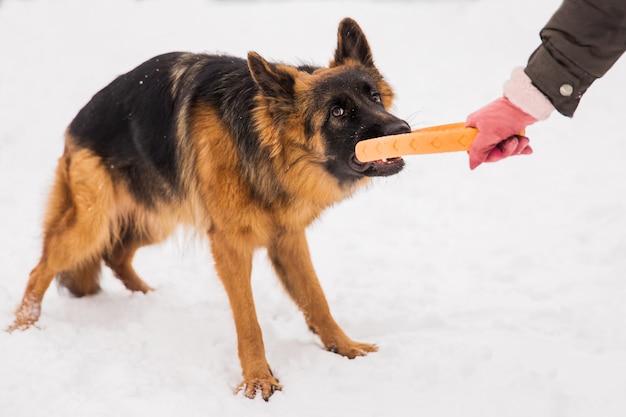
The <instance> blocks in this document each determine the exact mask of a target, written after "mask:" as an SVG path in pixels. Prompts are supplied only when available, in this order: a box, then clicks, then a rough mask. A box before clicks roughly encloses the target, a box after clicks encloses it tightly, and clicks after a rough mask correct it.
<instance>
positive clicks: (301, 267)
mask: <svg viewBox="0 0 626 417" xmlns="http://www.w3.org/2000/svg"><path fill="white" fill-rule="evenodd" d="M268 255H269V257H270V259H271V261H272V264H273V266H274V269H275V270H276V273H277V274H278V277H279V278H280V280H281V282H282V283H283V285H284V287H285V289H286V290H287V292H288V293H289V295H290V296H291V298H292V299H293V300H294V301H295V302H296V304H297V305H298V307H299V308H300V310H301V311H302V312H303V313H304V317H305V319H306V322H307V324H308V325H309V328H310V329H311V330H312V331H313V332H314V333H315V334H317V335H318V336H319V337H320V339H321V340H322V343H323V344H324V346H325V347H326V349H327V350H329V351H331V352H334V353H338V354H340V355H343V356H346V357H348V358H350V359H353V358H355V357H356V356H363V355H366V354H367V353H368V352H375V351H376V350H377V348H376V346H375V345H370V344H366V343H359V342H355V341H353V340H351V339H350V338H349V337H348V336H347V335H346V334H345V333H344V332H343V330H341V328H340V327H339V325H338V324H337V323H336V322H335V319H334V318H333V317H332V315H331V314H330V309H329V307H328V302H327V301H326V297H325V296H324V292H323V290H322V287H321V285H320V283H319V280H318V279H317V275H316V274H315V270H314V269H313V264H312V262H311V257H310V254H309V247H308V244H307V241H306V236H305V233H304V230H300V231H297V232H291V233H289V232H286V233H282V234H280V235H278V236H277V237H276V238H275V239H274V240H273V242H272V244H271V245H270V246H269V247H268Z"/></svg>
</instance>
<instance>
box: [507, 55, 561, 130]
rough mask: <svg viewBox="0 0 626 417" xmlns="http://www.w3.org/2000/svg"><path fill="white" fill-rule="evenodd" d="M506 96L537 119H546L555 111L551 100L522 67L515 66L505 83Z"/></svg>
mask: <svg viewBox="0 0 626 417" xmlns="http://www.w3.org/2000/svg"><path fill="white" fill-rule="evenodd" d="M504 96H505V97H506V98H508V99H509V101H510V102H511V103H513V104H514V105H515V106H517V107H519V108H520V109H521V110H523V111H524V112H525V113H527V114H529V115H531V116H532V117H534V118H535V119H537V120H545V119H547V118H548V117H549V116H550V114H551V113H552V112H553V111H554V106H553V105H552V103H551V102H550V100H549V99H548V98H547V97H546V96H545V95H544V94H543V93H542V92H541V91H539V90H538V89H537V87H535V86H534V85H533V83H532V81H531V80H530V78H529V77H528V75H526V73H525V72H524V69H523V68H522V67H518V68H515V69H514V70H513V72H512V73H511V78H510V79H509V80H508V81H506V82H505V83H504Z"/></svg>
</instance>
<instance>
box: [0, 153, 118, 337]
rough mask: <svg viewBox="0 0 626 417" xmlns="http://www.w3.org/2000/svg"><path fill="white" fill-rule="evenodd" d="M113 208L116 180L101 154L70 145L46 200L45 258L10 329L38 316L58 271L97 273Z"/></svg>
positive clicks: (32, 320)
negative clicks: (70, 148)
mask: <svg viewBox="0 0 626 417" xmlns="http://www.w3.org/2000/svg"><path fill="white" fill-rule="evenodd" d="M113 210H114V189H113V183H112V180H111V177H110V175H109V173H108V172H107V171H106V169H105V168H104V167H103V165H102V163H101V160H100V158H99V157H97V156H95V155H94V154H93V153H91V152H90V151H88V150H86V149H81V150H78V151H73V152H72V151H68V150H67V149H66V152H65V154H64V155H63V156H62V157H61V158H60V159H59V163H58V166H57V170H56V175H55V182H54V186H53V188H52V192H51V194H50V198H49V200H48V205H47V210H46V216H45V221H44V239H43V250H42V255H41V259H40V261H39V264H38V265H37V266H36V267H35V268H34V269H33V270H32V272H31V273H30V277H29V280H28V284H27V286H26V290H25V292H24V297H23V298H22V302H21V304H20V306H19V307H18V309H17V310H16V312H15V322H14V323H13V325H12V326H11V327H10V328H9V330H10V331H11V330H15V329H26V328H28V327H29V326H30V325H32V324H34V323H35V322H36V321H37V320H38V318H39V315H40V312H41V302H42V300H43V297H44V294H45V292H46V290H47V289H48V287H49V286H50V283H51V282H52V279H53V278H54V277H55V275H57V274H62V273H63V271H72V272H70V274H75V276H76V274H79V275H81V276H82V277H90V278H91V279H92V280H93V278H94V277H97V273H95V272H97V271H96V269H97V268H96V266H95V265H96V260H98V261H97V262H98V263H99V259H100V258H101V256H102V254H103V253H104V252H105V249H106V246H107V245H108V244H109V242H110V232H109V227H110V219H111V214H112V212H113ZM81 271H82V274H81ZM96 279H97V278H96ZM92 283H93V282H92Z"/></svg>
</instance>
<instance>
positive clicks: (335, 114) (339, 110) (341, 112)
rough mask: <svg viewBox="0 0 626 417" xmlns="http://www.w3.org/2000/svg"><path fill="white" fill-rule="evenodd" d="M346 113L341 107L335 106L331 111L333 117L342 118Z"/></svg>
mask: <svg viewBox="0 0 626 417" xmlns="http://www.w3.org/2000/svg"><path fill="white" fill-rule="evenodd" d="M345 113H346V111H345V110H344V109H343V108H341V107H339V106H334V107H333V108H332V109H330V114H332V115H333V117H341V116H343V115H344V114H345Z"/></svg>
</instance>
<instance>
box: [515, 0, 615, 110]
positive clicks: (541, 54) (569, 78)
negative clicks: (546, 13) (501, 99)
mask: <svg viewBox="0 0 626 417" xmlns="http://www.w3.org/2000/svg"><path fill="white" fill-rule="evenodd" d="M541 40H542V44H541V45H540V46H539V48H537V50H535V52H533V54H532V55H531V56H530V59H529V61H528V65H527V66H526V69H525V72H526V74H527V75H528V76H529V77H530V79H531V80H532V82H533V84H534V85H535V86H536V87H537V88H538V89H539V90H540V91H541V92H543V93H544V94H545V95H546V96H547V97H548V98H549V99H550V101H551V102H552V104H553V105H554V107H555V108H556V109H557V110H558V111H559V112H560V113H562V114H564V115H566V116H570V117H571V116H572V115H573V114H574V111H575V110H576V107H578V103H579V102H580V98H581V97H582V95H583V94H584V93H585V91H587V88H589V86H590V85H591V84H592V83H593V82H594V81H595V80H596V79H598V78H600V77H602V76H603V75H604V74H605V73H606V72H607V71H608V70H609V69H610V68H611V67H612V66H613V64H614V63H615V61H617V60H618V59H619V57H620V56H621V55H622V54H623V53H624V50H626V0H564V1H563V4H561V7H560V8H559V9H558V10H557V11H556V12H555V14H554V15H553V16H552V18H551V19H550V21H549V22H548V23H547V24H546V26H545V27H544V28H543V29H542V30H541Z"/></svg>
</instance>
